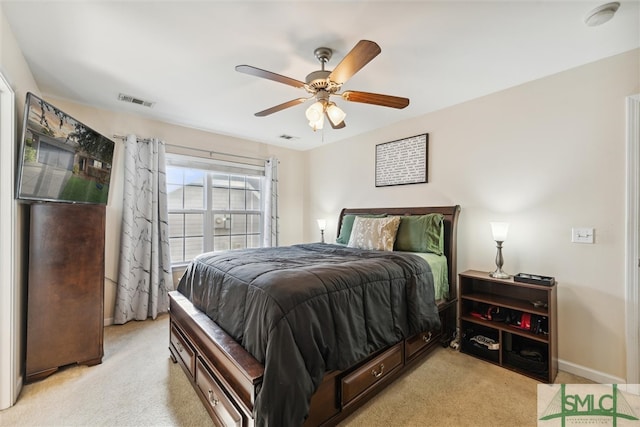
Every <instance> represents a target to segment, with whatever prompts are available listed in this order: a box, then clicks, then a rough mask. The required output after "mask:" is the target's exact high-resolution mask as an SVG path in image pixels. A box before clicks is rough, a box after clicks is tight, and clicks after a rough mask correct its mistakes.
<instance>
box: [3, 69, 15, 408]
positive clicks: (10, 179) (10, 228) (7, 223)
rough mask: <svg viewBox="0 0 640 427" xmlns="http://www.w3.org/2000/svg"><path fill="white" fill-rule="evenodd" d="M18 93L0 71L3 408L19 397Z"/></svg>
mask: <svg viewBox="0 0 640 427" xmlns="http://www.w3.org/2000/svg"><path fill="white" fill-rule="evenodd" d="M15 145H16V139H15V94H14V92H13V89H11V87H10V86H9V83H8V82H7V81H6V80H5V78H4V76H3V75H2V74H1V73H0V235H2V238H1V239H0V409H5V408H8V407H9V406H12V405H13V404H14V403H15V401H16V399H17V398H18V393H19V389H20V384H19V378H20V374H19V372H18V370H19V369H20V366H19V363H18V361H19V360H20V359H19V351H20V346H19V338H20V337H18V336H17V335H18V334H17V332H16V331H18V316H19V310H18V301H17V292H16V291H17V282H16V280H15V277H16V276H15V227H16V202H15V200H14V198H13V189H14V182H15V181H14V179H15V178H14V164H15V156H14V152H15Z"/></svg>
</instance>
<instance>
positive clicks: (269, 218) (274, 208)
mask: <svg viewBox="0 0 640 427" xmlns="http://www.w3.org/2000/svg"><path fill="white" fill-rule="evenodd" d="M262 200H263V201H264V208H263V212H264V216H265V218H264V222H263V230H262V246H264V247H271V246H278V235H279V231H280V230H279V229H278V159H276V158H275V157H270V158H269V159H267V160H266V161H265V162H264V190H263V198H262Z"/></svg>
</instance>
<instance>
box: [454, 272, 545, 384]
mask: <svg viewBox="0 0 640 427" xmlns="http://www.w3.org/2000/svg"><path fill="white" fill-rule="evenodd" d="M459 284H460V293H459V298H458V304H459V306H458V313H459V314H460V328H461V346H460V351H462V352H463V353H466V354H470V355H473V356H475V357H478V358H480V359H482V360H486V361H488V362H491V363H494V364H497V365H499V366H502V367H504V368H507V369H510V370H513V371H515V372H518V373H521V374H523V375H527V376H529V377H532V378H535V379H537V380H539V381H542V382H547V383H552V382H553V381H554V379H555V377H556V374H557V373H558V345H557V342H558V341H557V313H556V312H557V308H556V307H557V303H556V286H555V285H553V286H545V285H533V284H527V283H520V282H514V281H513V279H511V278H510V279H494V278H493V277H490V276H489V274H488V273H486V272H481V271H475V270H469V271H465V272H464V273H461V274H460V275H459ZM534 302H535V303H536V304H535V305H534ZM483 340H484V341H485V343H484V344H482V343H480V342H478V341H483ZM486 341H489V344H492V345H487V342H486Z"/></svg>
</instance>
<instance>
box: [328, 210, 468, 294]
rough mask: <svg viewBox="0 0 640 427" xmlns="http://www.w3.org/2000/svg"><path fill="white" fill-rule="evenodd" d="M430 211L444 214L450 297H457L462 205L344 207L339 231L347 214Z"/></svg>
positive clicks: (396, 213) (393, 213) (421, 213)
mask: <svg viewBox="0 0 640 427" xmlns="http://www.w3.org/2000/svg"><path fill="white" fill-rule="evenodd" d="M430 213H440V214H442V215H443V216H444V255H445V256H446V257H447V267H448V271H449V287H450V290H449V299H456V298H457V297H458V295H457V286H456V283H458V271H457V265H458V263H457V253H458V248H457V240H458V238H457V235H458V230H457V227H458V224H457V223H458V215H459V214H460V206H459V205H455V206H420V207H413V208H344V209H342V211H341V212H340V218H339V219H338V229H337V233H338V234H339V233H340V228H341V227H342V218H343V217H344V216H345V215H347V214H352V215H362V214H387V215H398V216H404V215H426V214H430Z"/></svg>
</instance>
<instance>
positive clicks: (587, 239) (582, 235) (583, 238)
mask: <svg viewBox="0 0 640 427" xmlns="http://www.w3.org/2000/svg"><path fill="white" fill-rule="evenodd" d="M593 233H594V230H593V228H592V227H574V228H572V229H571V242H573V243H593Z"/></svg>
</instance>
